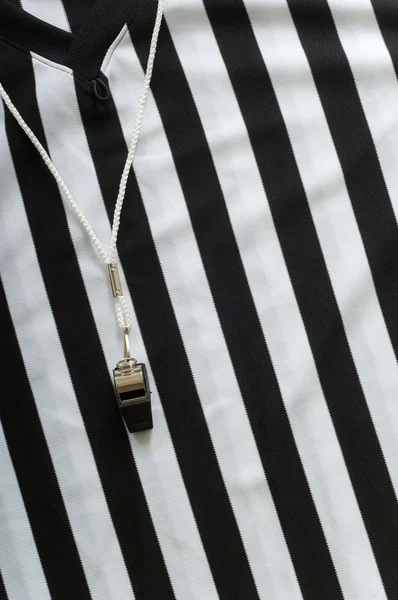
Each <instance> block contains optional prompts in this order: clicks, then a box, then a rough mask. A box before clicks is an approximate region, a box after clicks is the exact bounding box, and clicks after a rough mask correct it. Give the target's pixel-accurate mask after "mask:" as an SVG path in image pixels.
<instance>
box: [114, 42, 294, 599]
mask: <svg viewBox="0 0 398 600" xmlns="http://www.w3.org/2000/svg"><path fill="white" fill-rule="evenodd" d="M106 74H107V76H108V78H109V81H110V84H111V89H112V94H113V96H114V100H115V103H116V106H117V109H118V113H119V117H120V121H121V124H122V127H123V130H124V135H125V138H126V139H128V137H129V135H130V133H131V126H132V122H131V117H130V115H131V103H132V102H133V101H134V98H135V97H136V93H137V91H138V89H139V85H140V81H141V78H142V70H141V67H140V63H139V61H138V58H137V56H136V54H135V51H134V48H133V46H132V44H131V40H130V37H129V36H126V37H125V38H124V39H123V41H122V42H121V43H120V44H119V46H118V48H117V49H116V51H115V53H114V55H113V57H112V59H111V61H110V63H109V66H108V69H107V71H106ZM126 90H127V91H126ZM134 170H135V173H136V176H137V180H138V183H139V186H140V191H141V194H142V197H143V201H144V204H145V209H146V212H147V214H148V219H149V222H150V226H151V232H152V235H153V238H154V241H155V244H156V250H157V253H158V256H159V260H160V263H161V265H162V271H163V274H164V276H165V280H166V283H167V287H168V291H169V294H170V298H171V301H172V304H173V308H174V311H175V315H176V318H177V322H178V324H179V329H180V332H181V335H182V339H183V342H184V347H185V350H186V352H187V355H188V359H189V362H190V366H191V369H192V373H193V377H194V379H195V384H196V387H197V389H198V392H199V396H200V399H201V402H202V406H203V410H204V414H205V417H206V420H207V424H208V427H209V431H210V435H211V438H212V442H213V445H214V448H215V450H216V454H217V459H218V462H219V465H220V468H221V472H222V474H223V478H224V482H225V485H226V488H227V491H228V494H229V497H230V501H231V504H232V507H233V511H234V514H235V518H236V520H237V523H238V526H239V529H240V532H241V536H242V539H243V543H244V545H245V549H246V552H247V555H248V558H249V561H250V567H251V569H252V572H253V576H254V578H255V581H256V586H257V589H258V590H259V593H260V596H261V597H264V598H267V597H276V596H277V595H278V598H279V597H280V598H285V597H286V598H289V599H293V598H294V599H296V598H297V599H299V598H301V594H300V591H299V588H298V584H297V581H296V577H295V574H294V571H293V568H292V565H291V562H290V557H289V554H288V551H287V549H286V544H285V540H284V538H283V535H282V532H281V529H280V525H279V521H278V518H277V515H276V512H275V508H274V505H273V502H272V499H271V495H270V492H269V489H268V486H267V483H266V480H265V478H264V473H263V469H262V465H261V462H260V459H259V456H258V452H257V449H256V446H255V442H254V439H253V435H252V432H251V429H250V425H249V422H248V418H247V414H246V411H245V408H244V405H243V402H242V399H241V396H240V392H239V388H238V385H237V382H236V378H235V375H234V372H233V369H232V365H231V361H230V358H229V355H228V351H227V348H226V345H225V341H224V339H223V334H222V330H221V327H220V323H219V321H218V317H217V312H216V309H215V307H214V303H213V300H212V297H211V293H210V290H209V287H208V283H207V280H206V276H205V273H204V269H203V265H202V262H201V258H200V255H199V251H198V248H197V245H196V241H195V237H194V234H193V231H192V227H191V223H190V218H189V214H188V212H187V208H186V205H185V201H184V197H183V194H182V190H181V187H180V184H179V181H178V177H177V174H176V172H175V169H174V163H173V158H172V155H171V152H170V148H169V146H168V142H167V138H166V136H165V133H164V130H163V127H162V124H161V120H160V116H159V114H158V111H157V109H156V106H155V103H154V100H153V97H152V96H150V97H149V98H148V104H147V110H146V114H145V119H144V123H143V131H142V137H141V140H140V143H139V146H138V148H137V155H136V161H135V165H134ZM203 348H206V353H203ZM213 357H217V360H216V362H214V360H213ZM203 373H206V377H205V378H204V377H203ZM215 398H217V406H215V404H214V400H215ZM231 406H233V410H232V411H231V410H230V407H231ZM237 440H239V442H237ZM248 482H250V484H248ZM248 486H249V489H250V493H248V492H245V491H244V490H248ZM253 522H255V523H256V528H255V529H254V528H253ZM191 576H192V575H191ZM202 585H203V584H202V583H201V587H199V588H196V591H195V595H194V596H193V598H198V600H199V599H201V598H204V597H206V598H207V596H206V595H205V593H204V592H203V591H202V590H203V588H202ZM213 597H214V596H209V598H213Z"/></svg>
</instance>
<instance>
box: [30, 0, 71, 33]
mask: <svg viewBox="0 0 398 600" xmlns="http://www.w3.org/2000/svg"><path fill="white" fill-rule="evenodd" d="M21 5H22V8H23V9H24V10H26V12H28V13H30V14H31V15H33V16H35V17H37V18H38V19H42V20H44V21H46V23H50V25H54V26H55V27H59V28H60V29H63V30H64V31H70V27H69V23H68V20H67V18H66V14H65V11H64V9H63V7H62V5H61V4H60V3H58V2H54V0H22V1H21Z"/></svg>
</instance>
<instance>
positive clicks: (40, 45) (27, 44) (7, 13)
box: [0, 0, 141, 79]
mask: <svg viewBox="0 0 398 600" xmlns="http://www.w3.org/2000/svg"><path fill="white" fill-rule="evenodd" d="M140 2H141V0H97V2H96V3H95V4H94V6H93V8H92V9H91V10H90V12H89V14H88V15H87V17H86V18H85V20H84V22H83V24H82V25H81V27H80V28H79V29H78V31H76V32H75V33H70V32H68V31H64V30H63V29H60V28H58V27H56V26H54V25H51V24H50V23H47V22H45V21H42V20H41V19H38V18H37V17H35V16H33V15H31V14H30V13H28V12H26V11H25V10H23V9H22V8H21V7H20V6H19V5H16V4H13V3H12V2H11V1H10V0H0V39H1V40H2V41H4V42H6V43H9V44H11V45H12V46H14V47H17V48H19V49H21V50H24V51H26V52H34V53H35V54H39V55H40V56H42V57H44V58H47V59H48V60H51V61H52V62H55V63H58V64H61V65H64V66H66V67H69V68H70V69H72V70H73V71H74V72H75V73H76V74H79V75H80V76H82V77H84V78H85V79H94V78H95V77H97V76H98V74H99V72H100V69H101V65H102V62H103V59H104V57H105V55H106V52H107V51H108V49H109V47H110V46H111V44H112V43H113V41H114V40H115V38H116V37H117V35H118V34H119V33H120V31H121V29H122V28H123V26H124V25H125V24H126V23H127V22H128V21H129V20H130V19H131V18H132V16H133V14H134V11H135V9H136V8H137V6H138V5H139V3H140Z"/></svg>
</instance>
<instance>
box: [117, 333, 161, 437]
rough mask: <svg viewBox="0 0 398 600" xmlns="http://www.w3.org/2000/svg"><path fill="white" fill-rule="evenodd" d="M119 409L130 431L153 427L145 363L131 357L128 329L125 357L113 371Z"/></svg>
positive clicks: (125, 335) (125, 336) (125, 341)
mask: <svg viewBox="0 0 398 600" xmlns="http://www.w3.org/2000/svg"><path fill="white" fill-rule="evenodd" d="M113 375H114V381H115V391H116V399H117V404H118V407H119V410H120V412H121V414H122V417H123V419H124V422H125V423H126V425H127V429H128V430H129V432H130V433H135V432H136V431H145V430H146V429H152V427H153V422H152V409H151V392H150V390H149V385H148V376H147V372H146V368H145V365H144V364H143V363H137V361H136V360H135V358H131V357H130V350H129V340H128V331H127V330H125V331H124V359H123V360H120V361H119V362H118V363H117V365H116V368H115V369H114V371H113Z"/></svg>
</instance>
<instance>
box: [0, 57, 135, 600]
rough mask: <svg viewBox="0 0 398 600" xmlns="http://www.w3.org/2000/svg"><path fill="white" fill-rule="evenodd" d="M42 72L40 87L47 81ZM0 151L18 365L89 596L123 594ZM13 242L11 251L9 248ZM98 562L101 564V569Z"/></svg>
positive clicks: (128, 593)
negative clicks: (27, 386) (21, 364)
mask: <svg viewBox="0 0 398 600" xmlns="http://www.w3.org/2000/svg"><path fill="white" fill-rule="evenodd" d="M40 64H42V63H40ZM47 70H48V68H47ZM56 72H57V73H59V71H56ZM45 75H46V74H44V78H45V82H44V86H43V87H44V89H46V86H47V85H50V83H51V82H50V81H49V77H48V76H47V77H46V76H45ZM64 76H65V77H66V75H64ZM42 84H43V80H42ZM0 117H1V118H0V123H1V131H0V135H1V136H4V137H3V139H6V137H5V131H4V120H3V106H1V112H0ZM2 150H3V151H2V156H1V162H0V165H1V167H2V168H1V171H0V185H1V188H2V190H3V192H4V196H3V199H2V202H1V203H0V220H1V224H2V236H1V239H0V252H1V254H2V258H3V261H2V264H3V271H2V276H3V283H4V289H5V293H6V296H7V300H8V302H9V306H10V311H11V315H12V319H13V322H14V327H15V331H16V335H17V338H18V341H19V344H20V348H21V352H22V356H23V359H24V363H25V368H26V372H27V375H28V378H29V381H30V385H31V388H32V392H33V395H34V397H35V400H36V405H37V410H38V413H39V416H40V420H41V423H42V426H43V431H44V435H45V438H46V441H47V445H48V448H49V451H50V455H51V458H52V461H53V464H54V468H55V471H56V474H57V479H58V483H59V486H60V490H61V494H62V497H63V500H64V503H65V508H66V511H67V514H68V517H69V521H70V524H71V527H72V531H73V535H74V538H75V541H76V546H77V549H78V552H79V555H80V559H81V561H82V565H83V569H84V572H85V575H86V578H87V583H88V586H89V589H90V593H91V595H92V598H93V600H118V599H119V598H120V597H125V598H130V597H132V590H131V586H130V582H129V579H128V577H127V573H126V571H125V566H124V562H123V558H122V556H121V553H120V548H119V543H118V540H117V538H116V535H115V531H114V528H113V524H112V521H111V517H110V515H109V510H108V507H107V504H106V501H105V497H104V493H103V490H102V487H101V484H100V480H99V477H98V473H97V469H96V465H95V462H94V458H93V455H92V452H91V448H90V445H89V442H88V439H87V435H86V430H85V427H84V424H83V421H82V418H81V415H80V412H79V408H78V405H77V402H76V397H75V394H74V391H73V387H72V383H71V381H70V377H69V373H68V369H67V365H66V362H65V357H64V354H63V351H62V347H61V344H60V341H59V338H58V334H57V330H56V326H55V323H54V319H53V315H52V312H51V307H50V305H49V302H48V298H47V295H46V292H45V288H44V284H43V281H42V277H41V273H40V268H39V264H38V262H37V257H36V253H35V249H34V245H33V240H32V238H31V235H30V231H29V225H28V222H27V218H26V214H25V210H24V206H23V202H22V198H21V196H20V191H19V187H18V183H17V180H16V178H15V175H14V169H13V166H12V163H11V162H10V157H8V158H7V155H6V153H7V152H8V149H7V148H6V147H3V149H2ZM21 240H23V241H21ZM16 247H18V248H19V249H20V250H19V252H18V254H16V253H15V252H14V251H13V249H15V248H16ZM43 370H45V373H44V376H43ZM98 565H102V568H101V570H99V569H98Z"/></svg>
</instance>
